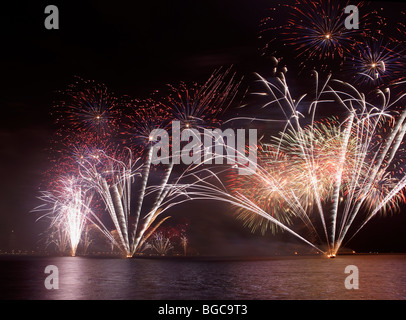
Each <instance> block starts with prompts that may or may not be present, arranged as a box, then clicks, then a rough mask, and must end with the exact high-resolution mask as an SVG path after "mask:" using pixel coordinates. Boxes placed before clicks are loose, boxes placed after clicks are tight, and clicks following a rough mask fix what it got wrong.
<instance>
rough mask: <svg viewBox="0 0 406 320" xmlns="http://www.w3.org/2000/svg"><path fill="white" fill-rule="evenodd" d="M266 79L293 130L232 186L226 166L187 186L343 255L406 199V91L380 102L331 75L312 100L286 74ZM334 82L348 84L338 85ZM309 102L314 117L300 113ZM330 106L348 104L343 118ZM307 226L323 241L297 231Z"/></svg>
mask: <svg viewBox="0 0 406 320" xmlns="http://www.w3.org/2000/svg"><path fill="white" fill-rule="evenodd" d="M316 79H318V77H316ZM262 81H263V83H264V85H265V86H266V88H267V94H268V95H269V96H270V97H272V100H271V101H270V102H269V103H268V107H271V106H277V107H279V108H281V109H282V111H283V114H285V115H286V117H287V118H286V121H285V129H284V130H283V131H282V132H281V133H280V134H279V135H278V136H275V137H274V138H273V139H271V141H270V142H269V143H267V144H266V146H265V147H264V148H262V150H263V151H262V152H261V153H260V155H261V156H260V157H259V160H260V163H259V164H258V167H257V169H256V170H255V171H254V170H251V173H252V174H251V175H249V176H244V177H240V176H237V175H235V179H237V181H232V183H231V184H229V185H228V186H225V185H223V184H222V183H221V181H219V180H218V176H219V172H214V171H209V170H200V171H199V172H197V173H195V174H194V177H195V179H196V181H197V182H196V183H190V184H189V186H188V187H187V188H185V189H182V190H180V192H185V193H187V194H188V196H190V197H192V198H194V199H211V200H220V201H225V202H228V203H231V204H233V205H234V206H235V207H237V208H238V210H239V211H240V215H243V218H244V219H246V220H247V221H248V224H249V225H250V226H251V227H252V228H258V223H259V224H261V223H264V221H268V222H266V223H264V226H265V227H268V226H269V225H274V227H276V228H277V229H279V230H285V231H287V232H289V233H291V234H293V235H295V236H296V237H298V238H300V239H301V240H303V241H305V242H306V243H308V244H310V245H311V246H313V247H314V248H316V249H317V250H320V251H323V252H325V253H327V254H328V255H330V256H335V255H336V253H337V252H338V250H339V248H340V247H341V246H342V245H343V241H344V240H345V239H347V241H349V240H350V239H351V238H352V237H353V236H354V235H355V234H356V233H357V232H358V231H359V230H360V229H361V228H362V227H363V226H364V225H365V224H366V223H367V222H368V221H369V220H370V219H372V218H373V217H374V216H375V215H376V214H378V213H379V212H386V211H387V210H391V209H393V208H395V207H396V206H397V204H398V203H399V202H400V201H404V196H403V190H404V187H405V185H406V177H405V176H404V173H403V169H402V167H401V161H400V160H401V159H399V154H400V153H401V149H402V148H401V143H402V140H403V137H404V135H405V132H406V124H405V119H406V111H402V112H400V113H399V112H397V113H396V112H394V110H393V109H394V107H395V106H396V105H397V104H398V103H399V102H400V101H401V99H403V98H404V97H405V96H406V94H403V95H401V96H399V97H398V98H397V99H395V100H394V101H390V99H389V97H390V91H387V92H383V91H381V92H380V97H381V98H382V102H381V103H380V104H378V103H375V104H372V103H370V102H368V101H366V100H365V96H364V95H362V94H360V93H359V92H358V91H357V90H356V89H355V88H354V87H353V86H351V85H349V84H346V83H343V82H340V81H331V80H330V79H328V80H327V82H325V83H322V85H321V86H320V84H319V83H318V82H317V84H316V97H315V98H314V99H313V100H312V101H310V103H309V102H308V101H306V102H305V101H304V99H305V97H304V96H303V97H301V98H300V99H298V100H295V99H293V98H292V96H291V93H290V90H289V87H288V85H287V83H286V80H285V78H284V77H282V78H278V79H276V83H273V82H268V81H266V80H265V79H263V78H262ZM330 83H331V84H330ZM332 83H334V84H335V85H336V87H342V88H340V89H333V88H332V87H331V85H332ZM302 104H304V105H308V106H309V107H308V110H307V111H308V114H309V117H304V116H303V113H302V112H299V110H302V109H303V106H302ZM327 104H332V105H333V106H334V107H335V108H337V109H343V111H344V113H343V116H342V118H341V119H338V118H337V119H333V120H328V121H324V122H323V121H321V122H319V123H318V122H316V121H315V118H316V115H317V112H316V111H317V110H318V109H319V108H322V107H326V105H327ZM345 114H346V115H345ZM256 120H259V119H256ZM264 120H265V121H266V120H268V119H264ZM224 170H226V171H227V170H228V171H229V170H230V169H224ZM231 170H235V169H231ZM247 170H248V168H247ZM240 179H244V180H243V181H242V182H241V181H239V180H240ZM253 216H254V217H253ZM258 217H259V218H260V219H257V218H258ZM302 226H306V229H307V230H308V231H309V232H310V234H311V235H312V239H317V242H314V241H310V240H309V239H306V237H305V236H304V235H301V234H300V233H299V232H298V231H297V230H296V229H298V230H301V227H302ZM350 230H352V234H349V231H350ZM323 239H324V241H323ZM318 241H321V242H318ZM323 243H324V244H325V245H326V248H327V249H325V250H322V249H320V244H323Z"/></svg>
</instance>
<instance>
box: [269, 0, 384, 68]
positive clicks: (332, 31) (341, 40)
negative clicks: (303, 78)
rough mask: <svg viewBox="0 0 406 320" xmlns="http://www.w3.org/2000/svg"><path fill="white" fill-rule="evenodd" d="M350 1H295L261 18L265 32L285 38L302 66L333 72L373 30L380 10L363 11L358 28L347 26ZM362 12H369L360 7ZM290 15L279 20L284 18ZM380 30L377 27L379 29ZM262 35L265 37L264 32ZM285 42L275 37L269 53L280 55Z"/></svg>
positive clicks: (287, 45) (286, 44)
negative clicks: (348, 27) (355, 45)
mask: <svg viewBox="0 0 406 320" xmlns="http://www.w3.org/2000/svg"><path fill="white" fill-rule="evenodd" d="M348 4H349V3H348V2H343V1H335V0H329V1H321V0H318V1H307V0H303V1H302V0H296V1H293V3H291V4H289V3H288V4H282V5H281V4H279V5H277V6H275V7H273V8H272V9H271V12H272V15H271V16H269V17H266V18H265V19H263V20H262V21H261V28H262V32H261V34H263V35H265V36H267V35H268V34H269V33H270V34H273V33H277V34H278V36H281V38H282V39H283V46H282V47H288V48H289V49H293V50H294V51H295V52H296V58H298V59H300V60H299V61H300V67H301V69H304V68H309V67H310V68H313V67H317V70H318V71H332V70H331V68H332V66H333V65H338V66H340V67H341V66H342V64H343V62H344V59H345V56H346V55H347V54H348V53H350V52H351V51H352V49H353V45H354V44H355V43H357V42H358V41H359V40H360V39H362V38H363V37H366V36H368V37H369V33H370V31H371V26H370V24H371V21H381V20H382V19H377V18H376V17H375V19H372V16H376V14H377V12H376V11H372V12H371V10H368V11H369V13H367V14H362V15H361V16H360V18H359V21H360V23H361V24H362V25H360V26H359V28H358V29H347V28H346V27H345V24H344V21H345V19H346V18H347V17H348V15H347V14H346V13H345V7H346V6H347V5H348ZM357 7H358V8H359V12H363V11H367V10H362V9H360V8H362V7H363V3H358V4H357ZM286 16H287V17H288V19H287V20H285V21H283V22H280V23H279V22H278V20H279V19H280V17H286ZM375 30H376V28H375ZM261 37H263V36H262V35H261ZM280 47H281V45H280V44H279V43H277V41H276V40H275V39H274V38H272V40H271V41H269V42H268V43H267V44H266V45H265V48H264V51H265V52H268V51H270V52H271V54H275V53H276V54H277V55H280V52H279V53H278V52H277V51H278V50H277V49H275V48H280Z"/></svg>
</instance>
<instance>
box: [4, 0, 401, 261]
mask: <svg viewBox="0 0 406 320" xmlns="http://www.w3.org/2000/svg"><path fill="white" fill-rule="evenodd" d="M272 3H273V1H271V0H268V1H265V0H259V1H258V0H255V1H244V0H233V1H231V0H221V1H214V0H193V1H186V0H185V1H181V0H173V1H145V2H141V1H114V2H111V1H110V2H102V1H64V2H62V1H53V2H52V4H54V5H56V6H57V7H58V8H59V12H60V29H59V30H46V29H45V28H44V19H45V17H46V15H45V14H44V9H45V7H46V6H47V5H48V4H50V3H48V2H43V1H23V2H21V1H18V2H13V3H12V4H7V6H3V5H2V10H1V17H0V23H1V26H0V28H1V31H0V32H1V34H2V37H1V57H2V58H1V82H2V83H1V86H0V90H1V94H0V106H1V108H2V109H1V111H2V113H1V117H0V137H1V139H0V152H1V155H0V161H1V170H0V188H1V189H0V249H2V248H3V249H5V248H8V246H9V244H10V238H11V234H12V233H13V234H14V235H15V236H14V237H15V238H16V239H17V246H18V247H19V248H21V249H32V248H35V246H36V244H37V241H38V233H39V232H40V231H41V230H42V229H41V225H40V224H39V223H36V222H35V217H36V216H35V215H34V214H32V213H30V210H32V209H33V208H34V207H35V206H37V205H38V204H39V203H38V200H37V199H36V197H37V196H38V191H39V189H38V188H39V185H40V183H41V179H42V178H43V172H44V171H45V170H46V169H47V168H48V166H49V162H48V153H47V151H46V149H47V148H48V147H49V143H50V138H51V137H52V135H53V134H54V132H55V130H56V127H55V125H54V120H55V119H54V118H53V117H52V115H51V114H50V111H51V107H52V105H53V102H54V101H55V99H56V97H57V94H56V93H57V91H58V90H63V89H65V88H66V86H67V85H69V84H70V83H72V82H73V81H74V77H75V76H79V77H82V78H84V79H90V80H95V81H96V82H100V83H104V84H106V85H107V87H109V88H110V89H111V90H112V91H113V92H115V93H117V94H118V95H121V94H129V95H131V96H133V97H147V96H148V95H149V94H150V93H151V92H152V91H153V90H156V89H161V88H162V87H163V86H165V85H166V84H168V83H178V82H179V81H198V82H202V81H205V80H206V79H207V78H208V77H209V76H210V74H211V73H212V72H213V71H214V70H215V69H217V68H219V67H221V66H229V65H234V67H235V70H236V71H237V72H238V74H239V75H243V76H244V77H245V79H246V82H247V83H249V81H250V80H252V79H253V73H254V72H258V73H260V74H262V75H267V74H268V73H269V70H270V68H271V63H270V61H269V59H267V58H266V57H261V56H260V54H259V50H258V48H259V47H260V46H261V43H260V42H259V40H258V33H259V30H260V29H259V21H260V19H261V18H263V17H265V16H266V15H267V11H266V10H267V8H269V7H270V6H271V5H272ZM375 5H376V3H375ZM392 5H393V8H398V9H399V8H403V9H405V7H404V6H403V7H402V4H401V3H400V2H398V3H393V4H392ZM385 7H388V4H387V3H386V2H385ZM388 11H390V10H388ZM394 11H396V12H399V10H397V9H396V10H394ZM285 63H286V64H288V67H289V70H290V71H289V74H290V75H291V76H292V75H294V74H295V71H296V70H295V67H294V65H292V66H290V65H289V60H285ZM292 63H293V61H292ZM297 81H298V82H297V83H296V85H297V86H298V87H299V88H300V85H301V82H300V81H302V83H303V84H304V83H306V80H305V79H299V80H297ZM201 207H202V205H201V203H197V204H191V203H189V204H187V205H186V206H185V207H184V208H181V207H178V208H177V209H176V210H179V211H181V213H180V215H183V216H186V213H188V212H190V213H192V212H193V214H191V215H190V216H189V219H190V222H191V231H192V232H193V233H194V234H193V239H194V245H195V246H196V247H197V248H198V249H199V250H200V252H201V253H206V254H230V255H239V254H267V253H270V252H271V251H272V250H273V249H274V248H279V247H283V246H284V245H286V244H287V248H289V250H290V245H293V246H295V245H297V246H298V247H300V246H302V244H301V243H300V242H299V241H298V240H296V239H292V238H291V237H287V236H286V235H280V236H277V237H273V236H272V235H268V236H265V237H262V236H260V235H259V234H251V233H250V232H249V230H247V229H246V228H244V227H243V226H242V224H241V223H240V222H236V221H235V220H234V219H233V218H232V217H231V215H229V214H228V212H227V211H230V209H229V208H228V207H227V206H225V205H219V204H210V205H207V207H206V210H205V211H204V212H203V211H202V210H201V209H199V208H201ZM176 210H174V212H172V213H173V214H175V213H176V212H175V211H176ZM405 227H406V217H405V212H402V213H398V214H395V215H394V216H392V217H386V218H382V217H377V218H375V219H373V221H371V222H370V223H369V225H367V226H366V227H365V228H364V229H363V230H362V231H361V232H360V233H359V234H358V235H357V238H356V239H354V240H353V241H352V242H351V244H350V247H351V248H354V249H355V250H357V251H367V252H369V251H397V252H405V251H406V241H404V235H403V234H404V228H405Z"/></svg>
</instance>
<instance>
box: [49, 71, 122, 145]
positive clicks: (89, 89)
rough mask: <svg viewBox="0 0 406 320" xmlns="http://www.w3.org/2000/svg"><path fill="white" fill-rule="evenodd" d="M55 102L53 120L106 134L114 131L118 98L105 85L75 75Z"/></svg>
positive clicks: (68, 125)
mask: <svg viewBox="0 0 406 320" xmlns="http://www.w3.org/2000/svg"><path fill="white" fill-rule="evenodd" d="M62 97H63V99H62V101H61V102H60V103H59V104H58V105H57V106H56V107H57V111H56V113H57V114H58V118H57V123H59V124H61V125H62V126H63V127H68V128H73V129H75V130H78V131H83V132H84V133H95V134H97V136H98V137H99V138H106V137H108V136H111V134H112V133H114V132H115V128H116V127H117V120H118V119H119V108H118V105H119V102H118V98H117V97H116V96H115V95H114V93H112V92H111V91H110V90H109V89H108V88H107V87H106V86H105V85H103V84H99V83H96V82H94V81H89V80H83V79H78V80H77V81H76V82H75V83H74V84H71V85H70V86H69V87H68V88H67V89H66V90H65V91H63V92H62Z"/></svg>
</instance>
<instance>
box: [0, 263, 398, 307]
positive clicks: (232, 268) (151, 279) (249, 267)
mask: <svg viewBox="0 0 406 320" xmlns="http://www.w3.org/2000/svg"><path fill="white" fill-rule="evenodd" d="M47 265H55V266H57V267H58V273H59V277H58V279H59V289H53V290H48V289H46V287H45V285H44V281H45V278H46V277H47V276H48V275H49V274H45V273H44V271H45V268H46V266H47ZM348 265H355V266H356V267H357V268H358V271H359V289H358V290H354V289H352V290H349V289H347V288H346V287H345V284H344V281H345V279H346V277H348V276H349V274H345V273H344V270H345V268H346V266H348ZM405 267H406V255H352V256H339V257H337V258H336V259H327V258H324V257H281V258H271V259H262V260H206V261H205V260H170V259H162V260H160V259H101V258H84V257H43V258H39V257H36V258H34V257H21V256H20V257H0V298H1V299H125V300H129V299H139V300H141V299H154V300H155V299H177V300H192V299H199V300H200V299H210V300H220V299H231V300H234V299H236V300H246V299H260V300H268V299H380V300H382V299H406V268H405Z"/></svg>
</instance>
